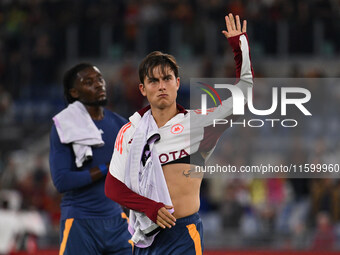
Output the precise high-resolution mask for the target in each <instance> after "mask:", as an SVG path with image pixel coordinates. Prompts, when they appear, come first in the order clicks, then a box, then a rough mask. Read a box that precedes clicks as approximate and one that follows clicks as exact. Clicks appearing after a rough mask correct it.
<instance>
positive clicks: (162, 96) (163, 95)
mask: <svg viewBox="0 0 340 255" xmlns="http://www.w3.org/2000/svg"><path fill="white" fill-rule="evenodd" d="M167 96H168V94H160V95H158V97H161V98H164V97H167Z"/></svg>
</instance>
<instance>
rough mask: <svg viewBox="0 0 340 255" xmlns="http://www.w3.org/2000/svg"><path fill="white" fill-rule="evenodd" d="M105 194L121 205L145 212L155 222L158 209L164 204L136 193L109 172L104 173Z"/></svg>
mask: <svg viewBox="0 0 340 255" xmlns="http://www.w3.org/2000/svg"><path fill="white" fill-rule="evenodd" d="M105 195H106V196H107V197H108V198H110V199H111V200H113V201H115V202H117V203H118V204H120V205H122V206H125V207H127V208H129V209H132V210H134V211H138V212H142V213H145V215H146V216H148V218H149V219H150V220H152V221H153V222H155V223H156V221H157V214H158V210H159V209H160V208H162V207H164V206H165V205H164V204H163V203H159V202H156V201H153V200H151V199H149V198H147V197H144V196H141V195H138V194H137V193H135V192H133V191H132V190H130V189H129V188H128V187H127V186H126V185H125V184H124V183H122V182H121V181H120V180H118V179H117V178H115V177H113V176H112V175H111V174H110V173H108V174H107V175H106V180H105Z"/></svg>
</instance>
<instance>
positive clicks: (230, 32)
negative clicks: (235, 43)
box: [222, 13, 247, 38]
mask: <svg viewBox="0 0 340 255" xmlns="http://www.w3.org/2000/svg"><path fill="white" fill-rule="evenodd" d="M235 19H236V23H235ZM235 19H234V16H233V14H232V13H229V15H226V16H225V24H226V26H227V31H225V30H223V31H222V33H223V34H224V36H225V37H226V38H229V37H233V36H237V35H240V34H242V33H246V32H247V21H246V20H244V21H243V24H242V27H241V21H240V17H239V16H238V15H236V16H235Z"/></svg>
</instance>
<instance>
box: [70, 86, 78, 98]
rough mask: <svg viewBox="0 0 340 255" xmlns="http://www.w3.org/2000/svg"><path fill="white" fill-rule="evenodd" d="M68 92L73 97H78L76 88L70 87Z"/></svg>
mask: <svg viewBox="0 0 340 255" xmlns="http://www.w3.org/2000/svg"><path fill="white" fill-rule="evenodd" d="M69 93H70V95H71V96H72V97H73V98H78V97H79V94H78V90H76V89H75V88H70V90H69Z"/></svg>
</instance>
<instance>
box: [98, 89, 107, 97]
mask: <svg viewBox="0 0 340 255" xmlns="http://www.w3.org/2000/svg"><path fill="white" fill-rule="evenodd" d="M97 96H99V97H100V96H106V91H105V90H101V91H99V92H98V93H97Z"/></svg>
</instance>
